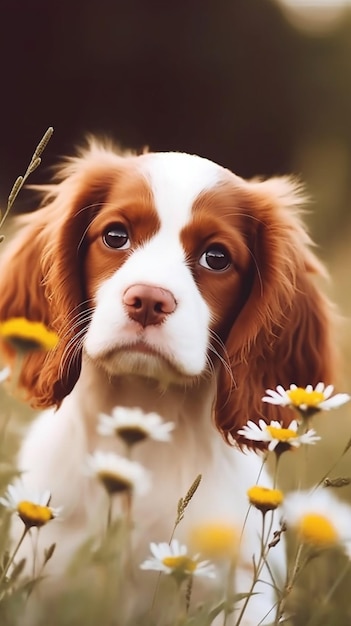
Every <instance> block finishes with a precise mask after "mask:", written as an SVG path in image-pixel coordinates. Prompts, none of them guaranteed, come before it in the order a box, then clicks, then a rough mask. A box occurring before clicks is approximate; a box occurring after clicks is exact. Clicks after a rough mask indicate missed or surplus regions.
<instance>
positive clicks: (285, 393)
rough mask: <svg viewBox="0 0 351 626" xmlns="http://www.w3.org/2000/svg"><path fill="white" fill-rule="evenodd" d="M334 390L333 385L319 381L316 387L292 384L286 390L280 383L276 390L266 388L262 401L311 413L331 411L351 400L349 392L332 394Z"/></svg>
mask: <svg viewBox="0 0 351 626" xmlns="http://www.w3.org/2000/svg"><path fill="white" fill-rule="evenodd" d="M333 391H334V386H333V385H328V386H327V387H326V386H325V385H324V383H318V385H316V387H315V388H314V389H313V386H312V385H307V387H305V388H303V387H297V385H290V388H289V389H287V390H285V389H284V387H282V386H281V385H278V386H277V388H276V391H275V390H274V389H266V393H267V394H268V395H267V396H264V397H263V398H262V401H263V402H268V403H269V404H276V405H279V406H289V407H295V408H297V409H300V411H303V412H309V413H311V412H315V411H322V410H325V411H329V410H330V409H336V408H337V407H339V406H341V405H342V404H345V402H348V401H349V400H350V396H349V394H347V393H337V394H336V395H335V396H332V393H333Z"/></svg>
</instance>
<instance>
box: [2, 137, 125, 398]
mask: <svg viewBox="0 0 351 626" xmlns="http://www.w3.org/2000/svg"><path fill="white" fill-rule="evenodd" d="M120 162H121V157H119V156H117V155H116V154H114V153H113V152H111V151H110V150H107V149H104V148H101V147H99V146H97V145H94V144H93V145H91V147H90V149H89V150H88V151H87V152H85V153H83V154H82V156H81V157H77V158H75V159H71V160H69V161H68V162H67V163H66V164H65V165H64V166H63V167H62V168H61V170H60V171H59V172H58V177H59V179H61V181H62V182H59V183H58V184H54V185H48V186H45V187H43V190H44V192H46V196H45V199H44V205H45V206H44V207H43V208H42V209H39V210H38V211H36V212H34V213H32V214H30V215H29V216H27V217H26V218H21V219H22V230H20V232H19V233H18V234H17V236H15V238H14V241H13V242H12V243H11V244H10V245H9V247H8V250H7V251H6V254H5V255H4V257H3V258H2V259H1V271H0V320H1V321H3V320H6V319H9V318H12V317H26V318H27V319H29V320H32V321H39V322H43V323H44V324H45V325H46V326H47V327H49V328H50V329H52V330H55V331H56V332H57V334H58V335H59V337H60V342H59V344H58V346H57V348H55V349H54V350H52V351H50V352H47V353H44V354H43V353H40V352H33V353H30V354H29V355H27V356H26V358H25V359H24V362H23V367H22V371H21V376H20V384H21V386H22V387H23V388H24V389H25V390H27V393H28V397H29V399H30V400H31V402H32V404H33V406H37V407H45V406H50V405H55V404H59V403H60V402H61V400H62V399H63V398H64V397H65V395H67V394H68V393H69V392H70V391H71V389H72V388H73V386H74V384H75V382H76V381H77V378H78V376H79V372H80V365H81V359H80V356H81V344H79V343H78V342H77V341H76V338H77V337H78V338H79V336H81V334H82V333H79V331H82V332H84V326H86V324H87V323H88V319H87V316H86V315H84V316H83V317H84V319H82V321H81V323H79V318H78V315H79V314H80V313H82V312H83V311H84V307H85V304H86V303H85V297H86V296H85V293H84V280H83V276H82V256H83V255H84V234H85V232H86V229H87V227H88V225H89V223H90V220H91V219H92V216H93V215H94V212H96V211H97V210H99V208H100V207H101V205H102V204H103V202H104V200H105V198H106V194H107V193H108V191H109V189H110V186H111V182H112V181H113V180H114V178H115V177H116V172H118V168H119V166H120ZM23 223H24V224H25V225H24V226H23ZM6 352H7V356H8V357H9V358H10V360H11V358H13V356H14V355H13V354H11V349H10V348H7V349H6Z"/></svg>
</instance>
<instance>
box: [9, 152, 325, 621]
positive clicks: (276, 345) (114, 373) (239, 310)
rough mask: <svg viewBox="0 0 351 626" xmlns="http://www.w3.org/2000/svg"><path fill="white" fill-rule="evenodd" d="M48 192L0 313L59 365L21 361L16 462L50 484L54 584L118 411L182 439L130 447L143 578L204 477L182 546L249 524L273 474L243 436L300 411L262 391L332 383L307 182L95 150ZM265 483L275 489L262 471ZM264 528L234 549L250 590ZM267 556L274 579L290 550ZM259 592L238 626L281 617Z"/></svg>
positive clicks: (20, 236) (40, 356)
mask: <svg viewBox="0 0 351 626" xmlns="http://www.w3.org/2000/svg"><path fill="white" fill-rule="evenodd" d="M39 191H40V192H41V193H42V194H43V201H42V203H41V207H40V208H39V209H38V210H36V211H34V212H33V213H31V214H29V215H27V216H25V217H22V218H20V219H21V220H22V221H21V228H20V229H19V232H18V233H17V234H16V235H15V237H14V240H13V241H12V242H11V243H10V244H9V246H8V249H7V251H6V253H5V255H4V257H3V259H2V264H1V274H0V316H1V319H2V320H5V319H9V318H13V317H23V316H24V317H26V318H27V319H29V320H34V321H40V322H42V323H44V324H45V325H46V326H47V327H49V328H51V329H53V330H55V331H56V332H57V333H58V335H59V337H60V342H59V344H58V347H57V348H56V349H55V350H52V351H50V352H48V353H46V354H44V353H42V352H32V353H30V354H28V355H27V356H26V357H25V359H24V360H23V364H22V371H21V375H20V385H21V387H22V388H23V389H24V390H26V393H27V396H28V399H29V401H30V402H31V403H32V405H33V406H34V407H38V408H41V409H43V408H46V409H47V410H45V411H43V412H41V414H40V415H39V417H38V418H37V420H36V421H35V423H34V424H33V425H32V426H31V427H30V429H29V432H28V434H27V436H26V438H25V440H24V443H23V446H22V449H21V451H20V454H19V467H20V469H21V470H22V471H23V480H24V481H25V483H27V484H29V485H31V486H35V488H39V489H44V488H47V487H48V488H49V489H50V490H51V492H52V503H53V505H57V506H63V507H64V512H65V513H64V516H63V520H62V521H61V523H59V522H57V523H56V522H55V523H52V524H48V525H47V526H45V527H44V528H42V529H41V532H40V535H39V544H40V545H42V546H45V545H48V544H49V543H50V541H56V542H57V548H56V553H55V554H54V556H53V558H52V559H51V561H50V563H48V567H49V568H51V569H50V571H51V574H52V576H55V575H60V573H61V574H62V572H63V571H64V569H65V567H66V565H67V563H68V561H69V558H70V556H71V554H72V551H73V550H74V549H75V547H77V546H78V545H79V544H80V542H81V541H82V540H83V539H84V538H85V537H86V536H87V534H88V532H90V531H91V529H92V528H93V527H94V524H95V523H96V522H97V520H98V518H99V513H98V509H99V506H98V504H97V503H98V502H101V499H100V500H99V498H100V495H101V494H100V491H99V489H100V487H99V486H98V485H95V483H94V481H93V479H92V478H88V477H86V476H85V475H84V472H83V471H82V466H83V465H84V462H85V458H86V455H87V454H88V453H89V452H93V451H94V450H95V449H97V448H98V449H100V450H106V449H109V450H111V449H112V450H118V449H119V448H118V443H117V442H116V441H115V440H111V439H109V438H106V437H102V436H101V435H99V433H98V432H97V430H96V425H97V421H98V418H99V415H101V414H102V413H104V414H110V413H111V411H112V410H113V409H114V408H115V407H116V406H122V407H129V408H133V407H139V408H140V409H142V410H143V411H144V412H146V413H148V412H150V411H151V412H153V411H156V412H157V413H158V414H159V415H161V416H162V418H163V419H165V420H167V421H172V422H174V424H175V429H174V432H173V434H172V441H171V442H169V443H167V444H160V443H158V442H154V441H151V440H148V441H146V442H144V443H142V444H141V445H140V446H136V448H135V457H134V458H135V460H137V461H139V462H140V463H142V464H143V465H144V466H145V467H146V468H148V469H149V470H150V472H151V477H152V485H153V487H152V493H151V494H149V495H148V496H147V497H145V496H137V495H136V496H135V499H134V501H133V515H134V520H135V526H136V527H135V530H134V545H133V553H134V555H135V562H136V564H138V563H141V561H142V560H143V559H145V558H146V557H147V555H148V551H149V542H150V541H155V542H158V541H160V542H161V541H168V540H169V537H170V533H171V531H172V527H173V524H174V519H175V512H176V506H177V501H178V499H179V498H180V497H183V496H184V494H185V493H186V491H187V489H188V488H189V486H190V485H191V483H192V481H193V480H194V478H195V477H196V476H197V475H198V474H201V475H202V482H201V484H200V486H199V489H198V491H197V493H196V494H195V495H194V497H193V499H192V501H191V502H190V504H189V507H188V510H187V511H186V514H185V516H184V520H183V521H182V522H181V524H179V526H178V528H177V533H176V536H177V537H178V538H179V539H180V540H181V541H185V542H186V541H187V538H188V536H189V532H190V530H191V528H192V527H196V524H197V523H202V522H203V521H206V520H208V521H211V520H212V521H213V520H219V519H220V520H227V521H230V523H233V524H235V525H236V526H237V527H240V525H242V524H243V520H244V518H245V515H246V512H247V510H248V500H247V495H246V491H247V489H248V488H249V487H250V486H252V485H253V484H255V483H256V481H257V477H258V475H259V472H260V469H262V468H261V465H262V459H261V458H260V456H259V455H258V454H255V453H254V451H251V452H246V453H245V451H244V449H247V448H250V447H251V448H252V446H253V445H254V442H249V441H246V440H245V439H244V438H243V436H242V435H239V434H238V431H239V430H240V429H241V428H242V427H243V425H244V424H245V423H246V422H247V421H248V420H249V419H250V420H254V421H256V422H257V421H258V420H259V419H262V418H263V419H265V420H266V421H267V422H269V421H270V420H272V419H275V420H278V421H279V422H281V423H282V424H283V425H288V424H289V423H290V421H291V419H292V413H291V411H290V410H289V409H286V408H282V407H279V406H272V405H269V404H265V405H264V404H263V403H262V396H263V395H264V393H265V390H266V389H267V388H275V387H276V385H278V384H281V385H283V387H284V388H286V387H287V386H289V384H290V383H296V384H297V385H299V386H306V385H307V384H310V383H311V384H317V383H318V382H319V381H324V382H326V383H329V382H331V381H332V379H333V357H332V355H333V352H334V343H333V339H332V325H333V323H332V322H333V311H332V307H331V305H330V303H329V302H328V300H327V298H326V297H325V296H324V295H323V293H322V292H321V290H320V288H319V287H318V286H317V285H316V284H315V275H320V274H322V275H323V274H324V273H325V270H324V268H323V266H322V264H321V263H320V262H319V260H318V259H317V258H316V256H315V255H314V253H313V252H312V251H311V243H312V242H311V239H310V237H309V235H308V234H307V232H306V229H305V227H304V225H303V223H302V221H301V218H300V212H301V211H300V209H301V207H303V205H304V204H305V202H306V199H305V197H304V192H303V190H302V189H301V185H300V184H299V183H298V182H297V181H295V180H294V179H292V178H290V177H275V178H271V179H267V180H260V179H254V180H251V181H246V180H243V179H242V178H240V177H239V176H237V175H235V174H234V173H232V172H231V171H229V170H228V169H225V168H224V167H221V166H219V165H217V164H216V163H213V162H212V161H210V160H207V159H206V158H202V157H199V156H194V155H189V154H185V153H174V152H169V153H152V152H145V153H142V154H139V155H136V154H132V153H125V154H122V153H121V152H119V151H118V150H117V149H115V148H114V147H113V146H112V145H108V144H103V143H99V142H98V141H97V140H91V141H90V142H89V145H88V146H87V147H86V148H84V149H82V150H81V151H80V152H79V153H78V155H77V156H75V157H72V158H69V159H67V160H66V161H64V162H63V163H62V164H61V165H60V166H59V168H58V170H57V173H56V178H55V179H54V182H53V183H51V184H48V185H44V186H42V187H41V188H40V189H39ZM49 407H50V408H49ZM233 441H235V442H236V444H235V445H230V443H231V444H232V443H233ZM260 482H261V483H262V484H265V485H269V484H270V483H269V477H268V475H267V474H266V471H265V469H264V470H263V473H262V474H261V477H260ZM255 513H258V512H257V511H256V512H255V511H253V512H252V511H251V512H250V515H249V517H248V519H247V522H246V524H245V531H244V535H243V539H242V542H241V548H240V555H239V559H238V566H237V571H236V581H235V583H236V584H235V586H236V590H237V591H239V592H247V591H248V589H249V588H250V584H251V581H252V575H253V573H252V569H253V565H252V564H253V554H254V553H255V551H257V550H259V528H260V524H261V519H260V515H259V514H258V515H255ZM116 514H118V513H117V512H116ZM100 515H101V514H100ZM100 522H101V520H100ZM97 523H98V522H97ZM101 523H102V522H101ZM271 554H272V561H273V564H272V567H274V566H276V567H277V568H278V569H279V568H280V569H281V567H282V564H283V563H284V556H283V549H282V546H281V547H279V546H277V547H276V548H275V549H274V550H272V551H271ZM150 576H151V575H148V574H147V573H146V572H139V573H138V574H137V581H138V583H137V590H138V592H137V593H138V601H137V602H135V603H134V606H132V607H131V614H132V615H136V614H137V612H138V610H141V608H143V609H145V608H146V607H147V599H146V595H145V598H144V596H143V591H142V589H143V587H144V586H145V585H146V587H147V583H146V582H145V581H146V579H147V580H149V577H150ZM261 579H262V580H261V582H260V583H258V585H257V587H256V588H255V591H258V593H257V595H254V596H253V597H252V598H251V599H250V601H249V603H248V606H247V610H246V612H245V619H244V620H243V622H242V623H243V624H246V625H249V626H254V625H257V624H258V623H261V621H260V620H262V619H263V618H264V617H265V615H266V614H267V613H269V611H270V609H271V608H272V606H273V605H274V601H275V598H274V593H273V591H272V587H271V585H270V584H267V583H269V582H271V581H270V578H269V575H268V573H267V572H263V573H262V576H261ZM153 582H154V579H153ZM206 593H207V591H206ZM199 597H201V593H200V596H199ZM267 619H268V622H270V621H272V614H270V616H269V617H268V618H267ZM228 623H229V622H228ZM262 623H264V622H262Z"/></svg>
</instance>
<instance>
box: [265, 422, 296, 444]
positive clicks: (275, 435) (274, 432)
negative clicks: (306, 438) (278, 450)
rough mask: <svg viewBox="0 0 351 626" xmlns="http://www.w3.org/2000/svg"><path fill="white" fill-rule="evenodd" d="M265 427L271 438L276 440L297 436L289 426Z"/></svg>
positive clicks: (287, 439) (285, 439) (286, 439)
mask: <svg viewBox="0 0 351 626" xmlns="http://www.w3.org/2000/svg"><path fill="white" fill-rule="evenodd" d="M266 429H267V430H268V432H269V434H270V435H271V436H272V439H278V441H289V439H293V438H295V437H297V433H296V432H295V431H294V430H292V429H291V428H276V427H275V426H267V427H266Z"/></svg>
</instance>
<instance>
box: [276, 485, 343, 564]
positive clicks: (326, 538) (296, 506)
mask: <svg viewBox="0 0 351 626" xmlns="http://www.w3.org/2000/svg"><path fill="white" fill-rule="evenodd" d="M283 513H284V517H285V521H286V524H287V527H288V529H290V528H292V529H293V530H295V531H296V532H297V533H298V535H299V538H300V540H301V541H302V542H303V543H305V544H308V545H312V546H315V547H318V548H323V547H324V548H328V547H330V546H333V545H340V546H342V547H343V548H344V550H345V551H346V553H347V554H348V556H350V557H351V507H350V506H349V505H348V504H346V503H345V502H341V501H340V500H339V499H338V498H337V497H336V496H334V494H333V493H331V492H330V491H329V490H326V489H318V490H316V491H314V492H313V493H311V492H310V491H309V492H308V491H304V492H303V491H295V492H292V493H290V494H288V495H287V496H286V498H285V502H284V504H283Z"/></svg>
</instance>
